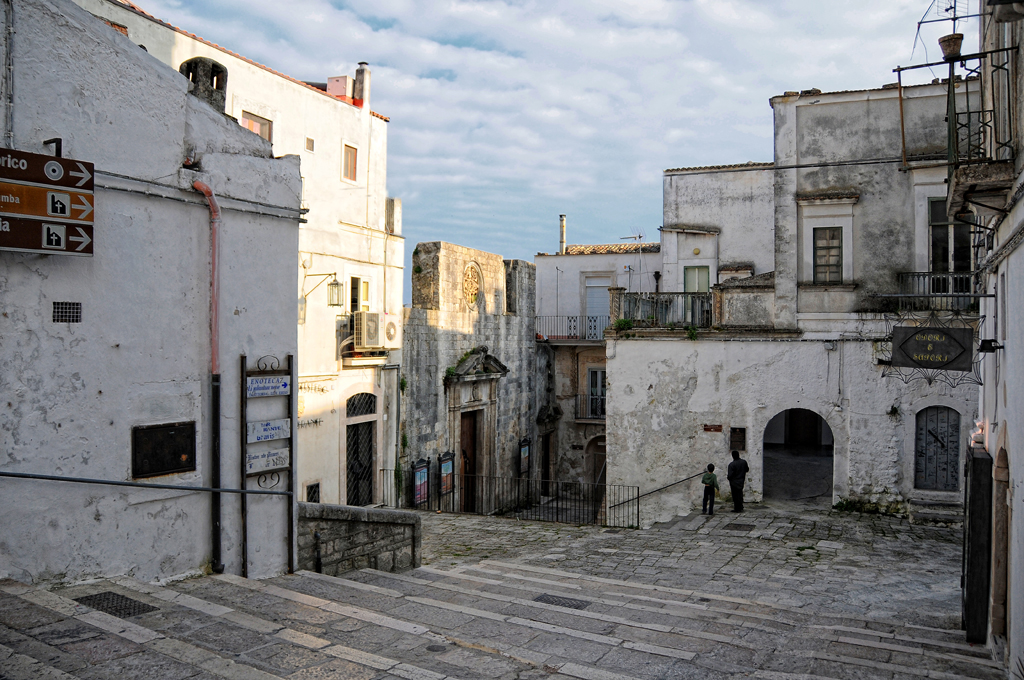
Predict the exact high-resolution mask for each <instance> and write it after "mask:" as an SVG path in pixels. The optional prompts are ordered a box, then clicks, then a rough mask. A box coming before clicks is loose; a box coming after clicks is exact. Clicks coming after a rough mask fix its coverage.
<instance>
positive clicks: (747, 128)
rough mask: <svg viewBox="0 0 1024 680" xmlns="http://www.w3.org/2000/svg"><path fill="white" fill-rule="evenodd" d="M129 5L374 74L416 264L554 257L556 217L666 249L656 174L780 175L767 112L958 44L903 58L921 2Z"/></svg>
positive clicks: (242, 47) (302, 63)
mask: <svg viewBox="0 0 1024 680" xmlns="http://www.w3.org/2000/svg"><path fill="white" fill-rule="evenodd" d="M951 1H952V0H935V4H936V5H939V6H941V7H947V6H948V5H949V3H950V2H951ZM136 2H138V3H139V4H140V5H141V6H142V7H143V8H144V9H146V10H147V11H149V12H151V13H152V14H155V15H156V16H158V17H160V18H163V19H165V20H168V21H170V22H172V23H174V24H176V25H178V26H181V27H183V28H185V29H187V30H190V31H193V32H195V33H197V34H199V35H202V36H203V37H205V38H207V39H209V40H212V41H214V42H216V43H219V44H221V45H224V46H226V47H228V48H230V49H232V50H235V51H237V52H239V53H241V54H244V55H246V56H248V57H250V58H252V59H255V60H256V61H259V62H261V63H264V64H267V65H269V66H272V67H273V68H275V69H278V70H280V71H282V72H284V73H287V74H289V75H292V76H295V77H297V78H300V79H303V80H317V81H324V80H326V78H327V77H328V76H332V75H341V74H345V73H347V74H353V73H354V71H355V67H356V63H357V62H359V61H367V62H369V63H370V68H371V70H372V72H373V91H372V108H373V109H374V110H375V111H378V112H380V113H382V114H384V115H387V116H390V118H391V123H390V125H389V141H388V143H389V159H388V161H389V168H388V170H389V172H388V191H389V194H390V195H392V196H397V197H400V198H402V199H403V202H404V211H405V214H404V228H405V236H406V239H407V244H408V245H409V247H408V248H407V252H411V250H412V247H411V246H412V244H414V243H416V242H419V241H429V240H439V239H441V240H446V241H451V242H455V243H460V244H463V245H467V246H471V247H475V248H481V249H484V250H489V251H493V252H498V253H501V254H502V255H504V256H505V257H520V258H525V259H531V260H532V259H533V256H534V255H535V254H536V253H537V252H551V251H554V250H556V249H557V247H558V215H559V213H565V214H567V215H568V220H569V242H570V243H608V242H615V241H617V240H618V239H619V238H620V237H623V236H629V235H630V234H631V233H633V232H634V231H635V230H637V229H642V230H643V231H644V232H645V233H646V237H647V240H648V241H656V240H657V239H658V233H657V229H658V227H659V226H660V225H661V198H662V197H661V178H662V171H663V170H664V169H666V168H674V167H681V166H693V165H711V164H724V163H741V162H745V161H748V160H753V161H769V160H771V158H772V137H771V135H772V125H771V109H770V108H769V106H768V98H769V97H771V96H772V95H776V94H781V93H782V92H784V91H786V90H803V89H808V88H812V87H817V88H820V89H822V90H825V91H829V90H843V89H862V88H866V87H878V86H881V85H882V84H884V83H889V82H894V81H895V77H894V74H893V73H892V69H893V67H895V66H896V65H907V64H910V63H923V62H924V61H925V60H926V56H927V57H929V59H928V61H936V60H937V59H939V56H938V55H939V52H938V48H937V46H936V38H937V37H938V36H939V35H942V34H944V33H948V32H951V31H950V30H949V24H948V23H946V22H943V23H941V24H932V25H929V26H926V27H925V28H924V30H923V31H922V42H919V43H918V45H917V48H916V51H914V52H913V58H912V49H913V48H914V41H915V33H916V31H917V22H918V21H919V20H920V19H921V18H922V15H924V14H925V12H926V11H927V10H928V8H929V6H930V5H931V4H932V3H931V2H930V0H859V1H858V2H850V1H848V0H589V1H585V0H539V1H538V0H479V1H476V0H419V1H417V0H287V1H281V0H136ZM960 2H961V7H960V9H961V12H962V13H963V12H965V11H966V10H967V1H966V0H960ZM970 4H971V8H972V9H973V10H975V11H976V8H977V0H971V3H970ZM941 7H933V9H932V12H931V13H930V14H929V17H928V18H935V17H936V14H935V12H936V11H938V10H940V9H941ZM960 28H961V30H962V31H963V32H964V33H965V34H966V35H967V36H968V38H967V40H966V41H965V49H969V48H971V47H973V46H975V45H976V41H977V38H976V36H977V28H976V24H973V23H966V24H963V25H961V27H960ZM922 43H923V47H922ZM925 49H926V50H927V55H926V52H925ZM972 51H973V50H972ZM914 73H915V76H914V77H915V78H917V81H918V82H920V81H921V80H924V79H928V80H930V79H931V78H932V77H933V75H932V74H930V73H928V72H927V70H926V69H925V70H921V71H917V72H914ZM896 152H897V150H895V149H894V153H896Z"/></svg>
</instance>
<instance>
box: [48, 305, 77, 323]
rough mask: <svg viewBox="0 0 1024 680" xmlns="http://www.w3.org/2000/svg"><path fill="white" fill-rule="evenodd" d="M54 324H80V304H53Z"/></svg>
mask: <svg viewBox="0 0 1024 680" xmlns="http://www.w3.org/2000/svg"><path fill="white" fill-rule="evenodd" d="M53 322H54V323H82V303H81V302H54V303H53Z"/></svg>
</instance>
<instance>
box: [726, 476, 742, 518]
mask: <svg viewBox="0 0 1024 680" xmlns="http://www.w3.org/2000/svg"><path fill="white" fill-rule="evenodd" d="M729 488H730V489H731V490H732V509H733V510H735V511H736V512H743V482H740V483H739V484H737V483H736V482H729Z"/></svg>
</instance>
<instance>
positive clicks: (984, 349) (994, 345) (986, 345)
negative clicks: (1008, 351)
mask: <svg viewBox="0 0 1024 680" xmlns="http://www.w3.org/2000/svg"><path fill="white" fill-rule="evenodd" d="M1002 348H1003V346H1002V344H1000V343H998V342H996V341H995V340H987V339H986V340H982V341H981V345H980V346H979V347H978V352H981V353H983V354H989V353H991V352H995V351H996V350H999V349H1002Z"/></svg>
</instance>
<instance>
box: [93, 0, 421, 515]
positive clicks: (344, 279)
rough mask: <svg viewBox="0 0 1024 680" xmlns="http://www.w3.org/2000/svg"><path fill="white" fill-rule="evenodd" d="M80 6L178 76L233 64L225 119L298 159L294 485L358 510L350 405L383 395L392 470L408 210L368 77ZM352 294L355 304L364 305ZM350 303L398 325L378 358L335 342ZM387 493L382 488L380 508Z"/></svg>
mask: <svg viewBox="0 0 1024 680" xmlns="http://www.w3.org/2000/svg"><path fill="white" fill-rule="evenodd" d="M76 2H78V4H80V5H81V6H82V7H84V8H85V9H87V10H88V11H89V12H92V13H93V14H95V15H96V16H98V17H102V18H103V19H105V20H107V21H110V22H112V23H114V24H118V25H120V26H122V27H124V29H125V30H126V32H127V34H128V39H129V40H130V41H131V42H132V43H136V44H139V45H143V46H145V48H146V49H147V50H148V52H149V54H150V55H152V56H153V57H155V58H156V59H157V60H159V61H161V62H163V63H164V64H167V65H168V66H170V67H171V68H173V69H175V70H177V69H178V68H179V66H180V65H181V64H182V62H185V61H187V60H189V59H192V58H194V57H207V58H210V59H213V60H214V61H216V62H218V63H219V64H221V65H223V66H224V67H226V68H227V71H228V76H227V84H226V113H227V114H228V115H230V116H232V117H234V118H236V119H238V120H239V121H240V122H243V124H244V119H245V118H246V117H247V116H250V114H251V115H255V116H257V117H259V118H262V119H265V120H267V121H270V122H271V134H270V137H271V141H272V143H273V151H274V154H275V155H283V154H294V155H297V156H299V157H300V158H301V162H302V170H301V172H302V183H303V188H302V205H303V208H305V209H306V210H308V212H307V213H306V214H305V219H306V223H305V224H303V225H302V228H301V230H300V233H299V246H298V250H297V254H296V256H297V258H298V283H297V291H296V292H297V294H296V296H295V298H296V300H297V301H298V307H299V312H298V344H299V351H298V362H299V363H298V367H299V382H300V385H299V389H300V393H299V401H298V416H299V442H298V459H297V465H298V480H297V483H298V488H299V491H300V500H306V499H307V497H310V498H311V497H312V496H307V492H308V493H310V494H311V493H312V491H311V490H310V489H309V487H310V485H318V488H319V500H320V501H321V502H324V503H348V502H350V501H349V498H348V493H347V491H348V489H347V481H348V479H347V478H348V474H349V465H348V462H349V456H348V451H347V446H348V441H349V437H348V436H347V432H348V429H349V426H355V425H358V424H361V423H364V422H367V420H368V419H367V416H365V415H363V416H358V417H357V420H351V421H350V419H349V418H348V417H347V415H346V414H347V409H346V404H347V402H348V400H349V399H351V398H352V397H354V396H355V395H358V394H363V393H368V394H372V395H374V397H375V398H376V412H375V413H374V414H373V417H372V418H369V421H372V423H373V429H374V431H373V442H372V447H373V463H372V468H373V476H374V478H375V479H376V476H377V472H376V471H377V470H379V469H383V468H393V467H394V464H395V455H396V452H397V447H398V434H397V433H398V430H397V423H398V417H397V415H398V412H399V409H400V405H399V400H400V394H399V389H398V387H399V381H400V373H401V370H400V366H401V363H402V359H401V341H402V286H403V262H404V257H405V254H404V253H405V251H404V249H405V245H404V238H403V236H402V210H401V201H400V200H397V199H389V198H388V197H387V118H385V117H384V116H381V115H380V114H377V113H375V112H373V111H371V109H370V104H371V101H372V99H371V79H370V70H369V69H368V68H366V66H365V65H362V66H361V67H360V68H359V69H357V71H356V73H355V77H354V78H353V77H346V76H339V77H330V78H325V79H326V80H328V81H329V83H328V84H325V83H320V84H312V85H311V84H308V83H304V82H301V81H298V80H295V79H293V78H290V77H288V76H285V75H282V74H280V73H277V72H275V71H273V70H271V69H269V68H267V67H265V66H262V65H260V64H257V63H255V62H253V61H251V60H249V59H247V58H245V57H242V56H240V55H238V54H235V53H233V52H230V51H229V50H227V49H225V48H222V47H219V46H217V45H214V44H212V43H209V42H207V41H205V40H203V39H201V38H198V37H196V36H194V35H192V34H190V33H187V32H185V31H183V30H181V29H178V28H176V27H173V26H170V25H168V24H165V23H163V22H161V21H159V20H157V19H154V18H153V17H151V16H149V15H147V14H144V13H142V12H140V11H137V10H136V9H134V8H133V7H131V6H128V5H126V4H124V3H122V2H120V1H119V0H76ZM321 86H323V87H324V88H328V89H329V90H330V92H331V94H329V93H328V92H327V91H325V90H324V89H321ZM335 94H338V95H339V96H334V95H335ZM359 95H361V97H360V96H359ZM250 117H251V116H250ZM310 147H312V148H310ZM346 147H348V148H350V149H354V150H355V155H356V163H355V175H354V178H352V179H349V178H347V177H346V176H345V168H344V164H345V149H346ZM389 206H390V208H389ZM324 274H327V275H329V276H326V277H325V276H323V275H324ZM334 275H336V276H337V281H338V282H339V283H340V284H341V286H342V288H341V302H342V305H341V306H339V307H331V306H328V290H329V284H330V283H331V282H332V281H333V278H334ZM353 287H355V288H356V294H357V296H358V298H359V299H358V302H356V303H353V302H352V297H353ZM364 288H365V290H364ZM353 305H354V306H355V307H357V308H358V310H359V311H364V310H365V311H369V312H371V313H376V314H378V315H379V318H380V321H381V336H382V338H383V336H384V332H383V331H384V329H385V328H386V327H387V325H388V324H389V323H390V324H393V325H394V328H395V337H394V339H393V340H390V341H386V342H384V343H382V344H383V345H384V346H382V347H381V348H380V351H375V352H370V353H367V352H357V351H355V349H354V347H353V346H352V345H351V344H348V345H347V346H346V347H345V348H344V349H343V351H339V347H338V345H339V342H342V341H344V340H346V339H347V338H350V336H351V335H352V333H351V330H350V324H351V323H352V319H351V311H352V308H353ZM289 318H294V315H293V314H289ZM371 355H372V356H371ZM385 367H387V368H385ZM379 491H380V490H379V489H375V491H374V498H375V500H379V499H378V498H377V495H378V494H379Z"/></svg>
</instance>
